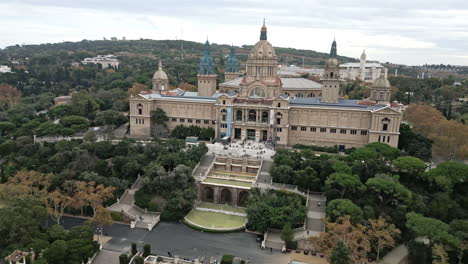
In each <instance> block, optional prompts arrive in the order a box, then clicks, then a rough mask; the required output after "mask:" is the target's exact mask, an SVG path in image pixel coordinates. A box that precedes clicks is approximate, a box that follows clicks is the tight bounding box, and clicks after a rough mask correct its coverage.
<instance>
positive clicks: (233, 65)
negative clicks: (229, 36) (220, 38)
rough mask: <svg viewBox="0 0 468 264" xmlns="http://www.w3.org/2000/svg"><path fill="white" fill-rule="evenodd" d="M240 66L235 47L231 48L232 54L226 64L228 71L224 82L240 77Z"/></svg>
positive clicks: (225, 73)
mask: <svg viewBox="0 0 468 264" xmlns="http://www.w3.org/2000/svg"><path fill="white" fill-rule="evenodd" d="M239 75H240V73H239V65H238V63H237V59H236V56H235V51H234V46H231V52H230V53H229V57H228V59H227V62H226V70H225V72H224V80H225V81H229V80H232V79H235V78H237V77H239Z"/></svg>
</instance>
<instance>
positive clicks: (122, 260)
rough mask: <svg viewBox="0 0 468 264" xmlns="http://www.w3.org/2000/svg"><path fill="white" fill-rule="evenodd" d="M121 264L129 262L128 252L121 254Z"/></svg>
mask: <svg viewBox="0 0 468 264" xmlns="http://www.w3.org/2000/svg"><path fill="white" fill-rule="evenodd" d="M119 264H128V256H127V254H121V255H120V256H119Z"/></svg>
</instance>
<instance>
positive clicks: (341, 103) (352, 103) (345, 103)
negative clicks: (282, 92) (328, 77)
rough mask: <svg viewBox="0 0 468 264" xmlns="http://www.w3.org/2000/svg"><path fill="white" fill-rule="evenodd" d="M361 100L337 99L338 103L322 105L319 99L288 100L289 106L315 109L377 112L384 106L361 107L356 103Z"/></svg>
mask: <svg viewBox="0 0 468 264" xmlns="http://www.w3.org/2000/svg"><path fill="white" fill-rule="evenodd" d="M359 101H361V100H349V99H338V103H322V102H321V101H320V97H296V98H291V99H289V104H291V105H304V106H317V107H330V108H335V107H343V108H354V109H363V110H378V109H381V108H384V107H385V106H386V105H361V104H358V102H359Z"/></svg>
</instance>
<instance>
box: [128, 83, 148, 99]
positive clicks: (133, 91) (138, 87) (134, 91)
mask: <svg viewBox="0 0 468 264" xmlns="http://www.w3.org/2000/svg"><path fill="white" fill-rule="evenodd" d="M143 91H148V89H147V88H146V85H144V84H141V83H134V84H133V86H132V87H131V88H129V89H128V96H129V97H130V96H135V95H138V94H140V93H141V92H143Z"/></svg>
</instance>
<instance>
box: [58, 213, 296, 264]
mask: <svg viewBox="0 0 468 264" xmlns="http://www.w3.org/2000/svg"><path fill="white" fill-rule="evenodd" d="M84 221H85V220H84V219H80V218H72V217H63V226H64V227H65V228H67V229H69V228H71V227H73V226H76V225H81V224H83V222H84ZM103 233H104V234H106V235H108V236H111V237H112V239H111V240H109V242H107V243H106V244H105V245H104V246H103V248H104V249H107V250H110V251H116V252H129V251H130V248H131V244H132V243H133V242H136V243H137V244H138V249H139V250H142V248H143V245H144V244H150V245H151V252H152V253H153V254H155V253H156V254H160V255H167V252H168V251H169V252H171V253H172V255H179V257H182V258H190V259H195V258H199V257H205V263H206V260H209V258H210V257H211V256H214V257H216V258H217V259H221V256H222V255H224V254H231V255H234V256H237V257H241V258H244V259H247V260H249V262H250V263H259V264H275V263H278V264H279V263H281V264H285V263H287V262H288V260H289V258H290V256H289V255H287V254H286V255H285V254H282V253H281V252H279V251H275V250H273V252H270V250H261V249H260V243H257V242H256V236H255V235H254V234H250V233H246V232H234V233H206V232H200V231H197V230H194V229H191V228H189V227H187V226H186V225H184V224H179V223H169V222H161V223H159V224H158V225H157V226H156V227H155V228H154V229H153V230H152V231H151V232H148V231H147V230H145V229H130V228H129V227H128V226H127V225H121V224H114V225H112V226H111V227H104V230H103Z"/></svg>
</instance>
